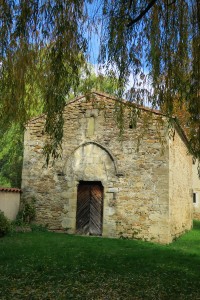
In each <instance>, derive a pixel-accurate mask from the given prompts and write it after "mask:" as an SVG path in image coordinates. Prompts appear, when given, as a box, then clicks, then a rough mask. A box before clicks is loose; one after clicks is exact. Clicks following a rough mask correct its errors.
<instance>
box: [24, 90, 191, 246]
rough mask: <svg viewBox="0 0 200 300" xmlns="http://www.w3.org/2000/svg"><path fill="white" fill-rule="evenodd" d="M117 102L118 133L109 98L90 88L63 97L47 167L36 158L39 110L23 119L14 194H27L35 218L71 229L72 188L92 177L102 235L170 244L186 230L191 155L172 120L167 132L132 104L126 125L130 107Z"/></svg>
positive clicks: (157, 117) (87, 213)
mask: <svg viewBox="0 0 200 300" xmlns="http://www.w3.org/2000/svg"><path fill="white" fill-rule="evenodd" d="M123 103H124V107H125V108H124V128H123V134H122V135H120V134H119V128H118V126H117V125H116V111H117V110H118V109H119V107H120V104H119V101H118V100H117V99H115V98H113V97H111V96H109V95H106V94H103V93H99V92H93V93H91V95H90V97H89V98H88V97H84V96H81V97H79V98H77V99H75V100H74V101H71V102H69V103H68V104H67V105H66V107H65V110H64V120H65V122H64V137H63V143H62V158H60V159H58V160H56V161H55V162H54V164H51V163H50V164H49V166H48V167H47V166H46V165H45V157H44V156H43V146H44V143H45V140H46V137H45V135H44V123H45V119H44V116H41V117H38V118H35V119H33V120H31V121H30V122H29V124H28V126H27V128H26V132H25V138H24V162H23V174H22V190H23V194H22V197H23V198H24V199H26V200H27V201H32V199H34V200H35V206H36V222H37V223H38V224H43V225H45V226H48V228H49V229H51V230H64V229H65V230H66V231H67V232H68V233H76V231H77V228H76V227H77V210H78V209H79V208H78V207H77V198H78V197H79V195H78V193H77V191H78V186H79V185H80V184H81V183H93V182H96V183H100V184H101V185H102V186H103V194H102V206H103V207H102V227H101V235H102V236H105V237H117V238H134V239H142V240H147V241H154V242H159V243H170V242H172V240H173V239H174V238H176V237H177V236H179V235H181V234H182V233H184V232H185V231H186V230H189V229H190V228H191V226H192V192H191V187H192V182H191V181H192V158H191V157H190V156H189V155H188V150H187V140H186V138H185V136H184V133H183V131H182V130H181V129H180V128H179V127H178V126H177V125H176V124H175V125H174V128H173V132H174V134H173V137H171V138H170V135H169V127H168V122H167V118H166V117H165V116H164V115H163V114H161V113H160V112H159V111H151V110H150V109H148V108H137V109H140V110H141V115H140V117H139V120H138V125H137V127H136V128H134V126H132V124H131V122H130V114H131V111H132V110H133V109H136V108H135V106H134V105H131V104H130V103H128V102H123ZM117 104H118V107H117ZM141 118H142V120H141ZM145 122H146V124H147V126H146V129H145V130H144V123H145ZM85 192H86V194H87V195H89V193H87V190H85ZM82 197H83V200H81V201H82V202H80V203H83V206H84V205H85V206H84V207H83V208H82V207H81V206H80V210H81V209H82V210H81V213H83V214H84V216H83V219H84V218H86V219H87V218H88V221H87V220H86V219H85V220H86V221H85V224H86V223H87V224H86V225H87V229H88V231H87V230H86V234H87V233H88V234H90V226H92V225H90V224H91V222H92V218H93V216H92V212H91V206H90V203H91V201H93V204H92V205H93V206H94V208H95V205H96V204H95V203H96V202H95V201H96V200H95V197H94V199H93V198H91V197H92V196H88V199H84V195H82ZM91 199H92V200H91ZM84 201H85V202H84ZM80 205H81V204H80ZM95 209H96V213H97V214H98V208H97V207H96V208H95ZM93 214H94V211H93ZM81 221H82V220H81ZM83 221H84V220H83ZM96 223H98V221H96ZM95 226H98V224H96V225H95Z"/></svg>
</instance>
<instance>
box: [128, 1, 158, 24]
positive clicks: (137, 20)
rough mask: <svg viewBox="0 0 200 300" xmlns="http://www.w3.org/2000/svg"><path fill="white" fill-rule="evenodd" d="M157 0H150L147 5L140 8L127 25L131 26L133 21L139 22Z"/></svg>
mask: <svg viewBox="0 0 200 300" xmlns="http://www.w3.org/2000/svg"><path fill="white" fill-rule="evenodd" d="M156 1H157V0H152V1H151V2H150V3H149V4H148V5H147V7H146V8H145V9H144V10H142V11H141V12H140V14H139V15H138V16H137V17H136V18H135V19H132V20H131V21H130V22H129V23H128V24H127V27H131V26H133V25H134V24H135V23H137V22H139V21H140V20H141V19H142V18H143V17H144V16H145V15H146V14H147V13H148V11H149V10H150V9H151V8H152V7H153V6H154V4H155V3H156Z"/></svg>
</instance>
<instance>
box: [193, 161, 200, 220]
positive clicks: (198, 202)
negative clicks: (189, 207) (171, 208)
mask: <svg viewBox="0 0 200 300" xmlns="http://www.w3.org/2000/svg"><path fill="white" fill-rule="evenodd" d="M197 168H198V161H196V162H195V163H193V165H192V189H193V191H192V192H193V194H195V195H194V197H195V198H194V200H193V201H194V202H193V218H194V219H196V220H200V178H199V175H198V170H197Z"/></svg>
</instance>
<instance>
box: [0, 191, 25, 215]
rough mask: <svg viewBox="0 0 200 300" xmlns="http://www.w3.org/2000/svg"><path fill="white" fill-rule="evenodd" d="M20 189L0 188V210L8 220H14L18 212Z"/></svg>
mask: <svg viewBox="0 0 200 300" xmlns="http://www.w3.org/2000/svg"><path fill="white" fill-rule="evenodd" d="M20 192H21V190H20V189H15V188H2V187H1V188H0V210H1V211H3V212H4V214H5V216H6V217H7V218H8V219H9V220H12V221H13V220H15V219H16V216H17V214H18V211H19V204H20Z"/></svg>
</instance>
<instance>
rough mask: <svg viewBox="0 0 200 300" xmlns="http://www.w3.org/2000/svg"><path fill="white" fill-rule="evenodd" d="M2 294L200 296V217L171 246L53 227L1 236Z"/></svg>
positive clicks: (44, 299) (44, 296)
mask: <svg viewBox="0 0 200 300" xmlns="http://www.w3.org/2000/svg"><path fill="white" fill-rule="evenodd" d="M0 299H1V300H4V299H13V300H18V299H19V300H22V299H27V300H31V299H35V300H38V299H41V300H47V299H49V300H50V299H53V300H54V299H59V300H60V299H88V300H90V299H95V300H97V299H114V300H115V299H156V300H157V299H166V300H168V299H172V300H177V299H181V300H182V299H185V300H186V299H187V300H188V299H193V300H196V299H200V222H195V226H194V229H193V230H192V231H191V232H189V233H187V234H185V235H184V236H183V237H181V238H180V239H178V240H177V241H176V242H174V243H173V244H171V245H168V246H162V245H156V244H152V243H147V242H140V241H133V240H117V239H105V238H95V237H80V236H72V235H66V234H58V233H50V232H32V233H16V234H12V235H10V236H7V237H5V238H1V239H0Z"/></svg>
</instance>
